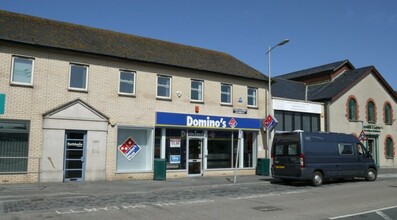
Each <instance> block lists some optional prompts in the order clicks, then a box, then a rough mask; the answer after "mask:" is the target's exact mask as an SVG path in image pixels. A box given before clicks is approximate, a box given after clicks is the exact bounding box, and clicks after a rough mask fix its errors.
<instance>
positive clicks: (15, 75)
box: [11, 56, 34, 85]
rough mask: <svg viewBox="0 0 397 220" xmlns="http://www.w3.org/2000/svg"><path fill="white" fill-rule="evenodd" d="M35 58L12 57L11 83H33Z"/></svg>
mask: <svg viewBox="0 0 397 220" xmlns="http://www.w3.org/2000/svg"><path fill="white" fill-rule="evenodd" d="M33 66H34V59H31V58H24V57H16V56H15V57H12V70H11V83H13V84H21V85H33Z"/></svg>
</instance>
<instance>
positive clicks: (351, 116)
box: [349, 98, 358, 121]
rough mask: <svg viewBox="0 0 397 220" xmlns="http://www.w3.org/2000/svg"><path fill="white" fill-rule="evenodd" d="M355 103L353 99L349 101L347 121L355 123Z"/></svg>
mask: <svg viewBox="0 0 397 220" xmlns="http://www.w3.org/2000/svg"><path fill="white" fill-rule="evenodd" d="M357 119H358V118H357V102H356V100H355V99H354V98H350V100H349V121H357Z"/></svg>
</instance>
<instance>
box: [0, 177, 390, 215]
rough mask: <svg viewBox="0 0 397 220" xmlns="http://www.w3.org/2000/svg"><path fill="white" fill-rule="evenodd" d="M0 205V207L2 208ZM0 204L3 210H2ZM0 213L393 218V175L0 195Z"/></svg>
mask: <svg viewBox="0 0 397 220" xmlns="http://www.w3.org/2000/svg"><path fill="white" fill-rule="evenodd" d="M1 207H2V208H1ZM1 209H2V210H1ZM0 213H1V214H0V219H2V220H3V219H6V220H11V219H12V220H16V219H95V220H101V219H151V220H152V219H172V220H178V219H228V220H230V219H283V220H284V219H349V220H350V219H365V218H367V219H386V220H389V219H397V179H396V178H383V179H381V178H378V180H377V181H375V182H366V181H362V180H351V181H345V182H332V183H328V184H325V185H323V186H321V187H312V186H310V185H308V184H304V183H295V184H292V185H285V184H282V183H281V182H277V181H269V180H266V181H260V182H253V183H243V184H229V185H225V184H223V185H213V186H211V185H205V186H195V187H189V186H186V187H174V188H172V187H171V188H162V189H159V190H155V189H154V190H151V191H148V192H139V193H124V194H119V193H115V194H111V193H104V194H101V193H98V194H96V195H49V196H42V197H40V196H39V197H35V198H29V199H23V198H19V199H7V200H4V201H0Z"/></svg>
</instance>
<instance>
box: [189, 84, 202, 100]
mask: <svg viewBox="0 0 397 220" xmlns="http://www.w3.org/2000/svg"><path fill="white" fill-rule="evenodd" d="M193 82H195V83H200V84H201V91H199V90H198V89H196V88H194V89H193V87H192V83H193ZM193 90H194V91H197V92H200V93H201V99H192V91H193ZM190 101H191V102H204V81H203V80H197V79H192V80H191V81H190Z"/></svg>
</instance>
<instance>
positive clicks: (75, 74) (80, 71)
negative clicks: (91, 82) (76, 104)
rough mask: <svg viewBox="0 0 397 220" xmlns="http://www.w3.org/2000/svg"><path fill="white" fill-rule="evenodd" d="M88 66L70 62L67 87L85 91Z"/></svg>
mask: <svg viewBox="0 0 397 220" xmlns="http://www.w3.org/2000/svg"><path fill="white" fill-rule="evenodd" d="M87 86H88V66H84V65H79V64H70V74H69V89H72V90H82V91H87Z"/></svg>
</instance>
